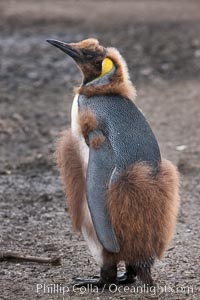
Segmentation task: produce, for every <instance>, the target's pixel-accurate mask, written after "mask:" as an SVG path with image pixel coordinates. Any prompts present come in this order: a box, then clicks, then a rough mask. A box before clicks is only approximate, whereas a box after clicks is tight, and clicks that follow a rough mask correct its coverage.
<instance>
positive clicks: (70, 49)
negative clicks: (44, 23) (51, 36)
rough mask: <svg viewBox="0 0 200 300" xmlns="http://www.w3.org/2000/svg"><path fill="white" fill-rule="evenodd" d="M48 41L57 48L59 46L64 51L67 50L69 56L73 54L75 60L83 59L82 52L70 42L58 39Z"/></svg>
mask: <svg viewBox="0 0 200 300" xmlns="http://www.w3.org/2000/svg"><path fill="white" fill-rule="evenodd" d="M47 42H48V43H49V44H51V45H53V46H55V47H57V48H59V49H60V50H62V51H63V52H65V53H66V54H68V55H69V56H71V57H72V58H73V59H74V60H76V61H80V60H81V53H80V52H79V51H78V50H77V49H76V48H75V47H73V46H71V45H70V44H67V43H64V42H61V41H57V40H47Z"/></svg>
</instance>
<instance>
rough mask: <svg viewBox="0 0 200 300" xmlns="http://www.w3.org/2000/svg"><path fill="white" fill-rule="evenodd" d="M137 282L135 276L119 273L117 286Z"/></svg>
mask: <svg viewBox="0 0 200 300" xmlns="http://www.w3.org/2000/svg"><path fill="white" fill-rule="evenodd" d="M135 281H136V279H135V276H134V275H133V274H129V273H128V272H117V284H129V283H134V282H135Z"/></svg>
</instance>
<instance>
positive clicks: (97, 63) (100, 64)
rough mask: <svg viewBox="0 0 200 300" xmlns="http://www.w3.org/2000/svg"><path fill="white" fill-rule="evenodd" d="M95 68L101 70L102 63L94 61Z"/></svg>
mask: <svg viewBox="0 0 200 300" xmlns="http://www.w3.org/2000/svg"><path fill="white" fill-rule="evenodd" d="M94 64H95V66H96V67H97V68H98V69H101V67H102V62H101V61H95V63H94Z"/></svg>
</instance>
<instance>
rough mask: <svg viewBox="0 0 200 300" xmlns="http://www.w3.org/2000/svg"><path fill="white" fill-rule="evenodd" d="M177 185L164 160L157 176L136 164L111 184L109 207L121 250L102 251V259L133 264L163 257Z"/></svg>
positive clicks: (174, 212) (174, 172)
mask: <svg viewBox="0 0 200 300" xmlns="http://www.w3.org/2000/svg"><path fill="white" fill-rule="evenodd" d="M178 186H179V177H178V173H177V170H176V168H175V167H174V165H173V164H172V163H171V162H169V161H167V160H163V161H162V163H161V165H160V170H159V172H158V174H157V175H156V177H151V176H150V169H149V167H148V166H147V165H145V164H144V163H138V164H136V165H134V166H132V167H131V168H129V169H128V170H127V171H126V172H125V173H124V174H123V175H122V177H121V179H120V181H119V182H117V183H116V184H114V185H113V186H112V187H110V189H109V191H108V202H107V204H108V210H109V213H110V216H111V220H112V224H113V226H114V230H115V233H116V235H117V238H118V241H119V243H120V247H121V250H120V253H118V254H111V253H109V252H107V251H106V250H104V259H105V261H109V262H119V261H121V260H123V261H125V262H128V263H131V262H132V263H134V262H137V261H145V260H146V259H147V258H148V257H150V256H156V257H158V258H161V257H162V255H163V252H164V250H165V249H166V247H167V246H168V244H169V242H170V240H171V238H172V235H173V231H174V229H175V224H176V216H177V211H178V206H179V194H178Z"/></svg>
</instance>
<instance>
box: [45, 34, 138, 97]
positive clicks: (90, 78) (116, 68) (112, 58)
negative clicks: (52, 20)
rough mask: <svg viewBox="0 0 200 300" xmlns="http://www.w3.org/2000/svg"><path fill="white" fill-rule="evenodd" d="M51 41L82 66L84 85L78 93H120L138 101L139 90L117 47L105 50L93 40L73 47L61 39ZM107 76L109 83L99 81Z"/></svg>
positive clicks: (75, 44)
mask: <svg viewBox="0 0 200 300" xmlns="http://www.w3.org/2000/svg"><path fill="white" fill-rule="evenodd" d="M47 42H48V43H50V44H52V45H53V46H55V47H57V48H59V49H61V50H62V51H63V52H65V53H66V54H68V55H69V56H71V57H72V58H73V59H74V61H75V62H76V64H77V65H78V66H79V68H80V70H81V71H82V73H83V83H82V85H81V86H80V87H79V88H78V90H77V92H78V93H82V94H85V95H86V96H92V95H95V94H102V95H105V94H118V95H119V94H120V95H122V96H123V97H126V98H129V99H132V100H134V99H135V96H136V90H135V88H134V86H133V84H132V82H131V81H130V78H129V72H128V68H127V64H126V62H125V60H124V59H123V57H122V56H121V54H120V53H119V51H118V50H117V49H116V48H112V47H107V48H105V47H103V46H101V45H100V44H99V42H98V40H96V39H92V38H90V39H86V40H83V41H81V42H78V43H70V44H68V43H65V42H61V41H57V40H47ZM104 76H105V77H106V80H99V79H101V77H102V79H103V78H104V79H105V77H104ZM96 79H97V80H96ZM97 82H98V84H97ZM99 82H101V84H100V85H99Z"/></svg>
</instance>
